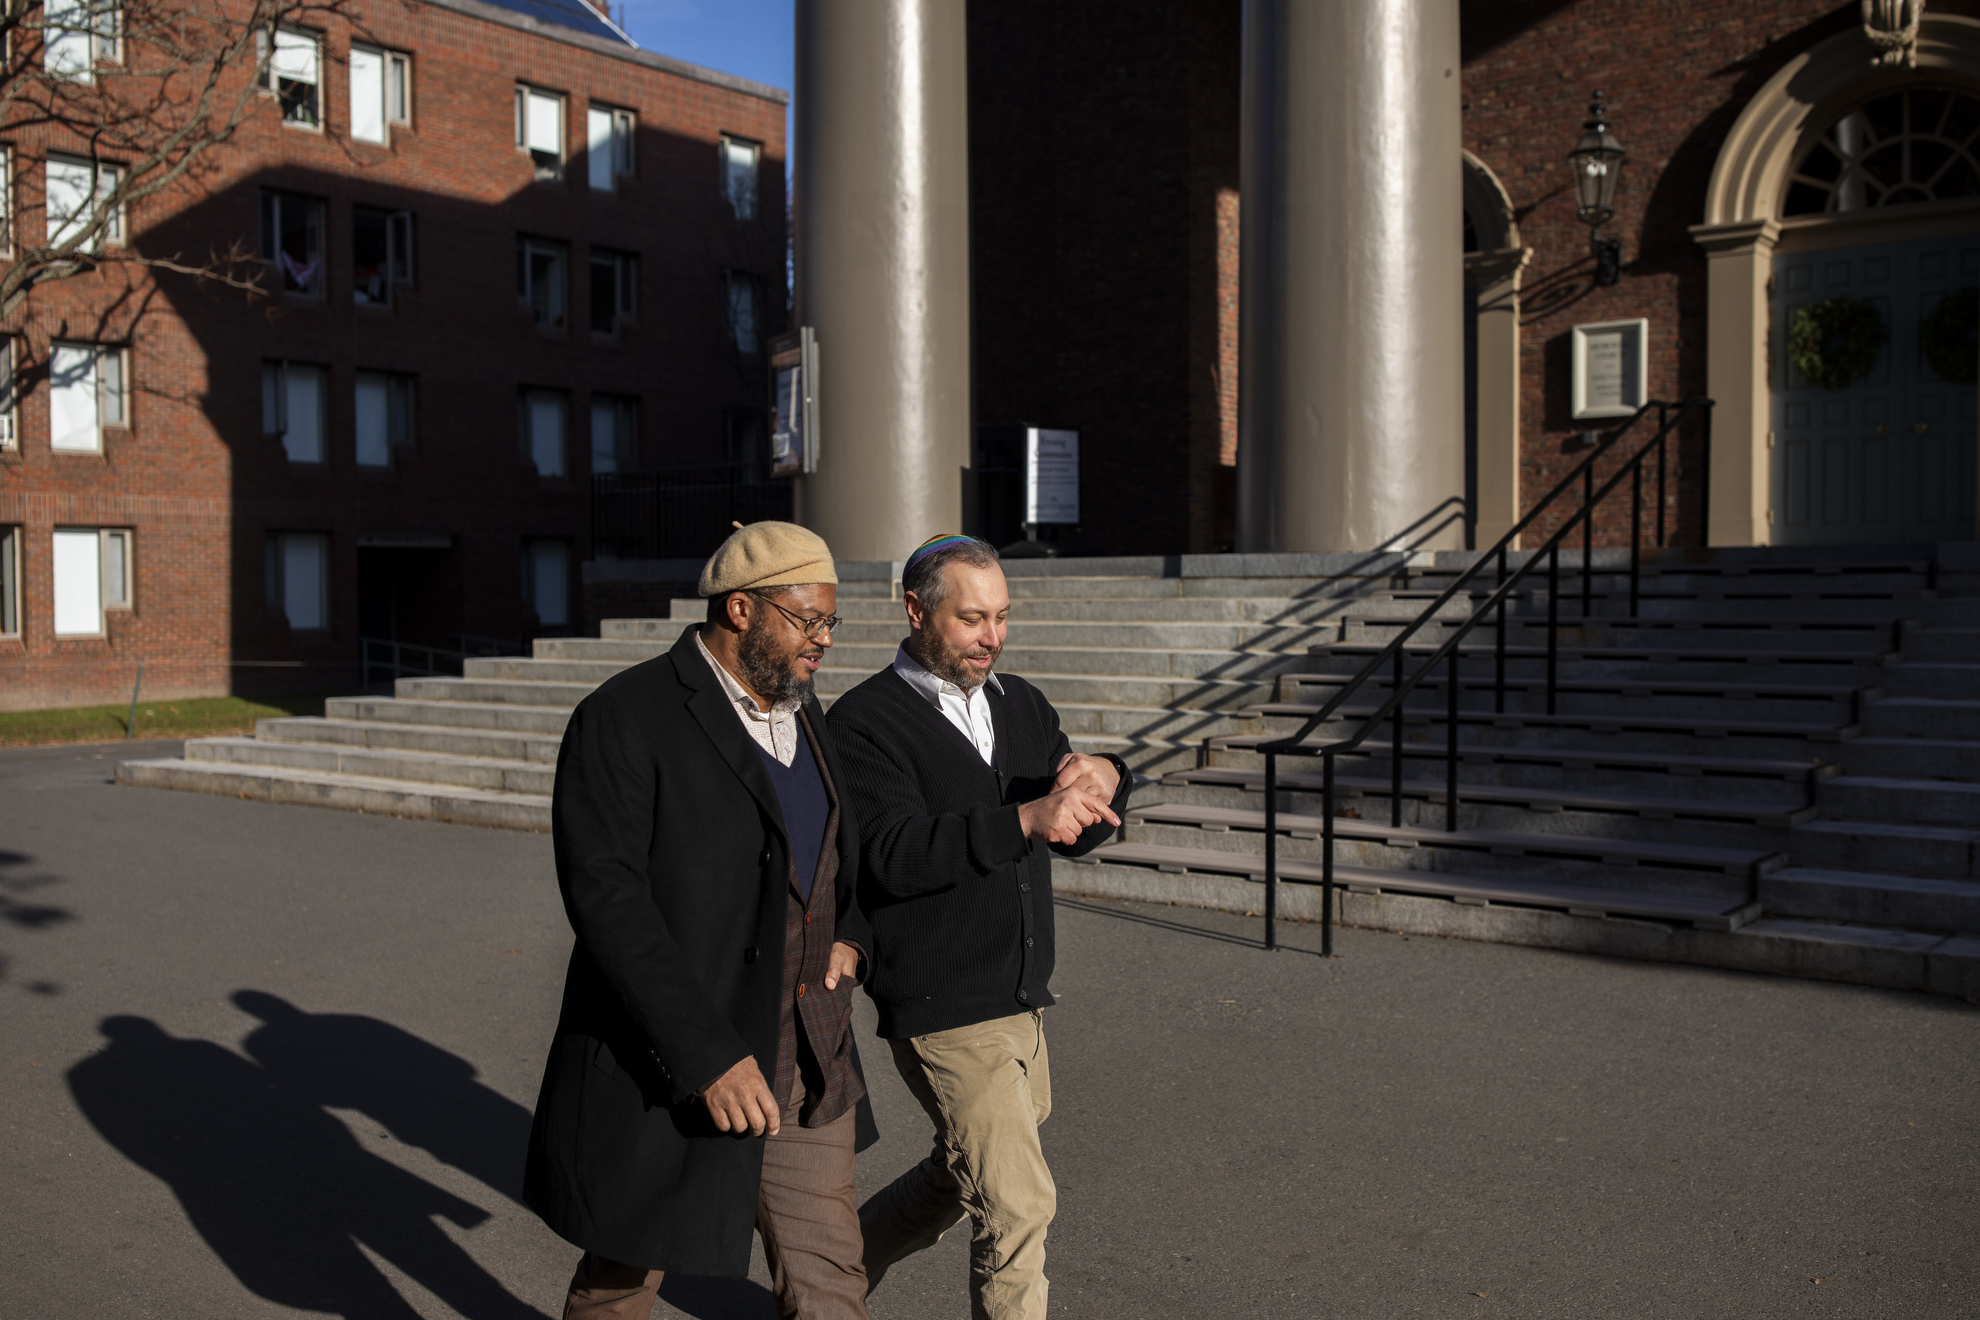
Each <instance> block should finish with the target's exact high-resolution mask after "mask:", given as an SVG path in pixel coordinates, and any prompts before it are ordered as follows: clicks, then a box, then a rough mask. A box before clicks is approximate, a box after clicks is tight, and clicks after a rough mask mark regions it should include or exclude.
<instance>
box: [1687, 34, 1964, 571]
mask: <svg viewBox="0 0 1980 1320" xmlns="http://www.w3.org/2000/svg"><path fill="white" fill-rule="evenodd" d="M1870 53H1871V52H1870V49H1869V45H1868V43H1867V42H1866V41H1865V40H1864V39H1863V37H1862V36H1861V35H1860V34H1859V33H1856V32H1849V33H1843V34H1839V35H1838V36H1836V37H1832V38H1830V39H1829V40H1828V41H1826V42H1823V43H1822V44H1821V45H1818V46H1816V47H1815V48H1813V49H1812V50H1810V51H1808V52H1807V53H1806V54H1804V55H1802V56H1800V57H1799V58H1797V59H1796V60H1795V61H1793V62H1792V63H1790V64H1789V65H1788V66H1787V67H1786V68H1784V69H1782V70H1781V71H1780V73H1778V74H1776V75H1775V77H1774V78H1773V79H1771V80H1770V81H1769V82H1768V83H1767V84H1766V86H1764V87H1763V88H1762V89H1761V90H1760V92H1759V93H1758V94H1757V95H1756V96H1755V97H1754V98H1753V100H1752V101H1751V102H1749V103H1748V105H1747V107H1746V109H1745V110H1744V111H1743V112H1742V114H1741V115H1740V118H1739V120H1738V122H1737V123H1736V124H1735V125H1734V127H1733V131H1732V132H1731V133H1730V134H1729V135H1728V136H1727V139H1726V144H1725V146H1724V148H1723V149H1722V150H1721V152H1720V156H1719V161H1718V164H1717V167H1716V169H1715V171H1714V174H1713V178H1712V185H1711V189H1710V191H1709V193H1708V199H1707V216H1706V223H1705V224H1703V225H1699V226H1696V227H1695V228H1694V229H1693V231H1692V232H1693V234H1694V235H1695V236H1696V237H1697V238H1698V240H1699V242H1700V243H1701V244H1702V245H1703V246H1704V247H1705V248H1706V251H1707V254H1708V269H1709V280H1710V291H1709V296H1708V312H1707V314H1708V336H1709V345H1708V348H1709V354H1710V364H1709V367H1708V373H1709V388H1710V390H1711V392H1712V395H1713V397H1714V398H1716V399H1717V400H1718V404H1719V407H1718V410H1717V415H1716V416H1715V418H1714V427H1713V452H1712V462H1711V490H1710V496H1709V499H1710V514H1709V519H1710V527H1709V534H1710V540H1711V543H1712V544H1714V545H1765V544H1781V545H1792V544H1803V545H1806V544H1847V543H1858V544H1870V543H1882V544H1901V543H1917V542H1927V541H1940V540H1963V539H1968V538H1971V537H1972V536H1973V535H1974V507H1975V503H1976V500H1975V495H1976V486H1977V485H1980V472H1976V461H1975V459H1976V450H1980V394H1977V393H1976V386H1975V384H1974V383H1973V378H1974V373H1972V372H1970V371H1966V370H1963V369H1955V370H1952V371H1951V372H1950V374H1948V372H1947V371H1943V370H1935V369H1934V367H1933V365H1932V362H1933V355H1932V354H1931V353H1929V352H1927V349H1928V347H1931V346H1932V345H1930V344H1928V342H1927V340H1928V336H1926V335H1925V334H1924V333H1923V326H1924V323H1925V322H1926V320H1927V319H1928V318H1930V317H1932V315H1933V313H1934V312H1935V311H1938V310H1939V307H1940V304H1941V303H1942V302H1943V301H1944V300H1945V299H1946V298H1948V297H1949V296H1951V295H1953V294H1954V293H1956V292H1957V291H1958V290H1960V289H1963V288H1971V287H1975V286H1976V285H1980V23H1976V22H1974V21H1973V20H1971V19H1965V18H1956V17H1946V16H1932V17H1928V18H1927V19H1926V20H1925V23H1924V26H1923V28H1922V29H1921V32H1920V35H1919V42H1918V65H1917V68H1915V69H1909V68H1897V67H1889V66H1877V65H1874V64H1873V63H1872V61H1871V59H1870ZM1837 299H1849V300H1853V301H1854V302H1855V303H1857V304H1864V303H1867V304H1868V305H1869V307H1870V308H1871V309H1873V310H1874V311H1875V313H1876V319H1877V321H1878V323H1880V324H1881V326H1882V328H1883V333H1884V335H1885V343H1884V345H1883V348H1882V350H1881V351H1880V352H1879V353H1878V354H1877V356H1876V359H1875V361H1874V362H1873V363H1871V364H1870V366H1869V367H1868V369H1867V370H1864V371H1862V372H1861V373H1860V374H1855V375H1854V377H1853V378H1852V379H1848V380H1841V379H1826V380H1820V381H1817V380H1810V379H1809V378H1807V377H1806V376H1805V375H1804V374H1803V373H1802V372H1801V371H1799V370H1797V368H1796V366H1795V364H1794V361H1793V355H1792V354H1791V353H1790V351H1789V343H1788V338H1789V335H1790V333H1791V331H1792V329H1793V327H1794V325H1795V321H1796V317H1797V315H1799V314H1804V313H1806V314H1812V315H1816V316H1817V317H1818V318H1819V317H1820V313H1819V312H1817V311H1816V309H1818V308H1820V307H1822V306H1823V305H1824V304H1831V303H1832V300H1837ZM1835 306H1836V307H1838V308H1839V307H1840V306H1842V304H1836V305H1835ZM1948 310H1953V309H1948ZM1938 360H1939V362H1940V365H1941V366H1942V367H1943V366H1945V362H1946V359H1945V357H1944V356H1943V354H1942V355H1940V357H1939V359H1938Z"/></svg>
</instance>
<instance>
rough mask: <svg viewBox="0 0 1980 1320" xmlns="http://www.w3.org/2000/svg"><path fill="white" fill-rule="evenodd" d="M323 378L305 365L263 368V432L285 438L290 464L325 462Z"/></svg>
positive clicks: (320, 370) (281, 364)
mask: <svg viewBox="0 0 1980 1320" xmlns="http://www.w3.org/2000/svg"><path fill="white" fill-rule="evenodd" d="M324 375H325V372H324V370H323V368H322V367H316V366H310V365H308V364H307V363H302V362H264V363H262V364H261V432H262V434H263V435H268V436H280V437H281V438H282V448H283V449H284V450H285V451H287V453H288V455H289V461H290V462H291V463H321V462H322V461H323V399H324V394H325V390H324V388H323V385H324V379H323V378H324Z"/></svg>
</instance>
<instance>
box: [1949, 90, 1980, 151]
mask: <svg viewBox="0 0 1980 1320" xmlns="http://www.w3.org/2000/svg"><path fill="white" fill-rule="evenodd" d="M1976 128H1980V101H1976V100H1974V99H1973V98H1972V97H1970V96H1955V97H1954V98H1953V99H1952V113H1950V114H1948V115H1947V116H1946V126H1945V128H1944V129H1942V130H1941V131H1942V132H1944V134H1945V135H1946V136H1947V137H1949V138H1952V139H1954V140H1955V141H1959V142H1964V141H1966V139H1968V138H1970V137H1972V136H1973V130H1974V129H1976Z"/></svg>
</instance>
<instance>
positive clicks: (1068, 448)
mask: <svg viewBox="0 0 1980 1320" xmlns="http://www.w3.org/2000/svg"><path fill="white" fill-rule="evenodd" d="M1024 520H1025V521H1026V522H1027V523H1076V522H1078V521H1079V432H1077V431H1047V430H1043V429H1041V428H1039V427H1036V426H1033V427H1028V428H1026V430H1025V433H1024Z"/></svg>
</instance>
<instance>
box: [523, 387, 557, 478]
mask: <svg viewBox="0 0 1980 1320" xmlns="http://www.w3.org/2000/svg"><path fill="white" fill-rule="evenodd" d="M522 450H523V456H524V457H525V458H527V459H529V461H530V462H531V463H533V464H535V465H536V475H538V476H539V477H561V476H563V475H564V396H563V394H562V393H561V392H560V391H557V390H524V391H523V394H522Z"/></svg>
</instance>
